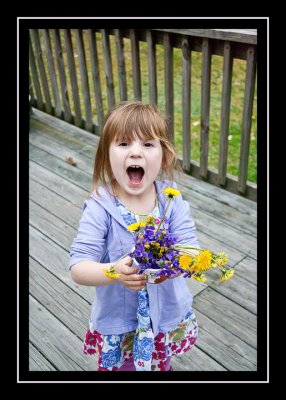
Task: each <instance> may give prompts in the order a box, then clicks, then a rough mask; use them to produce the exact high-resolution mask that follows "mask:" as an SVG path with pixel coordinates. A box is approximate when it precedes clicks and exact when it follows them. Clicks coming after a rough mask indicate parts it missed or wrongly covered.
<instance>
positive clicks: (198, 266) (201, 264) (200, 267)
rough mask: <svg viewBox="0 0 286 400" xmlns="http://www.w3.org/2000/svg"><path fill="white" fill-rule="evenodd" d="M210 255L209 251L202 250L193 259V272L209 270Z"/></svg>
mask: <svg viewBox="0 0 286 400" xmlns="http://www.w3.org/2000/svg"><path fill="white" fill-rule="evenodd" d="M211 263H212V253H211V252H210V251H209V250H203V251H201V252H200V254H198V255H197V256H196V258H195V264H194V267H195V268H194V270H195V271H206V270H207V269H209V268H211Z"/></svg>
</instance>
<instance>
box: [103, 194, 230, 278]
mask: <svg viewBox="0 0 286 400" xmlns="http://www.w3.org/2000/svg"><path fill="white" fill-rule="evenodd" d="M163 192H164V194H165V195H166V196H167V198H168V203H167V206H166V209H165V211H164V215H163V217H162V218H161V219H159V218H155V217H152V216H151V217H148V218H147V219H146V221H145V222H136V223H134V224H131V225H129V226H128V230H129V231H130V232H133V233H134V235H135V246H134V248H133V250H132V252H131V253H129V254H128V255H129V256H130V257H132V258H133V260H134V261H135V263H136V264H138V265H139V268H140V269H139V271H138V274H142V273H146V272H147V270H150V269H152V270H156V276H158V277H159V278H160V277H162V278H163V277H166V278H173V277H176V276H178V275H180V274H183V277H184V278H193V279H195V280H197V281H200V282H205V281H206V276H205V274H204V272H205V271H207V270H208V269H210V268H214V267H220V270H221V276H220V279H221V280H222V281H226V280H228V279H229V278H231V277H232V275H233V274H234V270H233V269H229V268H226V267H224V265H225V264H226V263H227V262H228V257H227V255H226V254H225V253H223V252H219V253H217V254H215V253H213V252H211V251H210V250H207V249H200V248H197V247H192V246H189V245H187V244H178V243H176V242H177V239H178V238H177V237H175V236H174V235H172V234H171V233H170V232H169V231H168V230H167V229H166V228H165V225H164V222H167V218H166V214H167V210H168V208H169V206H170V203H171V201H172V200H173V199H174V197H176V196H179V195H180V192H179V190H176V189H173V188H167V189H164V191H163ZM126 255H127V254H126ZM126 255H124V256H123V257H125V256H126ZM123 257H122V258H123ZM105 274H106V275H107V276H109V277H110V278H115V279H116V278H118V277H119V274H116V272H115V265H113V266H112V267H111V268H110V269H109V270H105ZM164 279H165V278H164ZM158 281H159V282H160V279H159V280H158ZM155 282H156V281H155Z"/></svg>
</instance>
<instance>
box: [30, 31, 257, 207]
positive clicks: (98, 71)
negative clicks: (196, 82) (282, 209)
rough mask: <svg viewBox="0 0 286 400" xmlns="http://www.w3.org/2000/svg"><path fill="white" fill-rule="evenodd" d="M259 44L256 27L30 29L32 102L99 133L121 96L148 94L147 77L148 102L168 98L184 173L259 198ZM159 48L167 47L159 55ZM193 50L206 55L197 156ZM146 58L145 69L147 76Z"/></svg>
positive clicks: (203, 58)
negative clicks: (235, 143)
mask: <svg viewBox="0 0 286 400" xmlns="http://www.w3.org/2000/svg"><path fill="white" fill-rule="evenodd" d="M111 39H112V41H113V42H112V44H111ZM142 42H145V43H146V49H142ZM256 43H257V38H256V31H255V30H252V29H248V30H218V29H87V30H81V29H73V30H70V29H60V30H59V29H40V30H37V29H31V30H30V46H29V60H30V96H31V104H32V106H33V107H36V108H39V109H40V110H43V111H45V112H47V113H48V114H51V115H54V116H55V117H58V118H61V119H63V120H65V121H67V122H69V123H72V124H75V125H76V126H78V127H81V128H83V129H86V130H87V131H89V132H92V133H95V134H97V135H100V132H101V129H102V126H103V123H104V115H105V112H106V111H107V108H109V107H111V106H113V105H114V104H115V102H117V101H119V100H120V101H122V100H127V99H138V100H141V99H143V97H144V98H145V97H146V94H144V95H143V90H142V89H143V88H144V93H146V86H147V83H148V91H147V92H148V95H147V97H148V99H147V101H149V102H151V103H153V104H158V103H159V102H161V103H162V102H163V103H164V107H165V113H166V115H167V117H168V121H169V127H170V136H171V140H172V141H173V142H174V143H175V145H176V141H178V142H179V144H180V146H181V155H180V156H179V158H180V160H181V165H182V167H183V169H184V171H185V172H186V173H188V174H190V175H193V176H194V177H196V178H198V179H203V180H205V181H208V182H210V183H212V184H215V185H218V186H220V187H222V188H224V189H226V190H229V191H231V192H233V193H237V194H240V195H243V196H245V197H247V198H249V199H252V200H255V201H256V197H257V187H256V184H255V183H253V182H250V181H249V180H248V179H247V176H248V165H249V152H250V145H251V139H252V137H251V126H252V120H253V118H255V116H253V106H254V102H255V82H256ZM159 46H160V48H161V50H162V51H161V53H160V56H159V57H158V47H159ZM127 47H128V50H127V49H126V48H127ZM143 50H144V51H143ZM178 51H180V52H181V57H182V62H181V67H180V71H179V72H178V71H177V69H175V68H174V52H178ZM194 52H200V54H201V63H200V68H201V78H200V121H199V125H200V134H199V149H200V150H199V158H198V159H197V160H195V159H194V157H192V153H193V147H192V132H191V118H192V103H193V101H194V98H193V90H192V89H193V88H192V74H193V68H192V67H193V65H192V54H193V53H194ZM176 54H177V53H176ZM144 56H145V57H144ZM213 56H220V57H222V59H223V67H222V76H221V77H220V80H221V81H222V83H221V97H220V100H219V102H220V118H219V128H218V132H217V134H218V143H219V144H218V146H219V150H218V161H217V168H214V167H211V166H210V165H209V158H210V155H211V152H212V149H210V138H209V137H210V130H211V129H212V125H211V122H210V121H211V118H210V117H211V115H210V111H211V94H212V93H211V88H212V58H213ZM234 59H239V60H243V61H244V63H245V80H244V82H239V84H243V85H244V95H243V99H242V102H243V104H242V113H241V121H240V132H241V137H240V153H239V155H238V156H237V163H239V167H238V173H237V176H233V174H232V175H231V174H229V173H228V172H227V168H228V158H229V157H228V156H229V154H228V153H229V138H230V134H229V126H230V118H231V97H232V96H231V95H232V88H233V85H234V84H236V82H232V77H233V62H234ZM143 63H145V64H146V71H147V72H146V73H145V75H144V76H145V77H143V78H142V64H143ZM129 65H130V68H129V69H127V66H129ZM115 68H116V69H117V74H115V73H114V69H115ZM130 71H132V72H131V76H130ZM162 71H163V72H162ZM178 74H181V75H178ZM159 75H160V77H161V76H163V82H164V84H163V86H162V84H161V80H162V79H161V80H160V85H159ZM103 76H105V85H104V84H103ZM178 81H179V82H180V85H181V93H180V96H181V98H180V99H178V94H177V92H176V93H174V84H175V83H176V84H177V82H178ZM131 86H132V88H131ZM132 90H133V91H132ZM162 99H163V100H162ZM178 104H180V107H178ZM177 108H178V109H179V110H180V111H179V112H178V111H176V110H177ZM178 114H180V115H179V117H178ZM176 118H177V119H180V125H179V128H178V125H176V126H175V120H176ZM178 146H179V145H178Z"/></svg>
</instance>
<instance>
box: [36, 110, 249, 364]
mask: <svg viewBox="0 0 286 400" xmlns="http://www.w3.org/2000/svg"><path fill="white" fill-rule="evenodd" d="M97 140H98V138H96V137H95V136H94V135H92V134H90V133H87V132H85V131H83V130H81V129H78V128H76V127H75V126H72V125H69V124H67V123H66V122H63V121H60V120H58V119H56V118H54V117H51V116H49V115H48V114H44V113H42V112H40V111H38V110H34V113H33V115H32V117H31V120H30V153H29V155H30V157H29V158H30V189H29V199H30V208H29V212H30V251H29V254H30V275H29V276H30V315H29V321H30V330H29V332H30V337H29V339H30V344H29V346H30V357H29V369H30V370H31V371H95V370H96V362H95V359H94V358H93V357H91V356H85V355H84V354H83V352H82V340H83V337H84V334H85V331H86V329H87V322H88V317H89V313H90V308H91V303H92V301H93V295H94V289H93V288H91V287H84V286H79V285H77V284H76V283H75V282H73V281H72V279H71V277H70V274H69V270H68V262H69V250H70V245H71V243H72V240H73V238H74V237H75V235H76V230H77V227H78V222H79V219H80V217H81V213H82V210H81V207H82V204H83V201H84V200H85V199H86V197H87V195H88V192H89V189H90V184H91V174H92V168H93V156H94V150H95V146H96V143H97ZM69 156H70V157H73V158H74V159H75V160H76V162H77V166H71V165H69V164H68V163H66V162H65V157H69ZM179 189H180V191H181V192H182V195H183V197H184V198H185V199H187V200H189V201H190V203H191V209H192V215H193V217H194V219H195V222H196V226H197V235H198V239H199V242H200V244H201V246H202V247H208V248H210V249H212V250H213V251H221V250H223V251H225V252H227V253H228V255H229V259H230V261H229V265H230V266H232V267H234V268H235V270H236V273H235V275H234V277H233V278H232V280H230V281H228V282H226V283H223V284H222V283H220V282H218V280H217V277H218V275H217V274H216V271H213V273H214V275H212V277H211V278H210V279H209V281H208V286H207V285H203V284H198V283H196V282H195V281H191V280H190V282H189V284H190V289H191V290H192V292H193V294H194V295H195V296H194V310H195V312H196V315H197V318H198V322H199V327H200V330H199V339H198V342H197V345H196V346H195V347H194V348H193V349H192V350H191V351H190V352H188V353H186V354H184V355H182V356H180V357H176V358H174V361H173V366H174V368H175V370H178V371H226V370H227V371H256V370H257V354H256V348H257V346H256V345H257V340H256V333H257V332H256V322H257V321H256V297H257V286H256V285H257V277H256V272H257V265H256V247H257V246H256V217H257V210H256V203H255V202H252V201H250V200H247V199H244V198H242V197H239V196H237V195H234V194H232V193H229V192H227V191H225V190H222V189H219V188H217V187H215V186H212V185H210V184H208V183H205V182H202V181H198V180H196V179H194V178H192V177H190V176H187V175H184V176H183V177H182V179H181V181H180V182H179ZM71 349H72V351H71Z"/></svg>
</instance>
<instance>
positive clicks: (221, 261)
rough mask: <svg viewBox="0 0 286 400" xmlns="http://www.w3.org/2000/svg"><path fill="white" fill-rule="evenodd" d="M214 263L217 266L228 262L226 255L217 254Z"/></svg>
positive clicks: (222, 253)
mask: <svg viewBox="0 0 286 400" xmlns="http://www.w3.org/2000/svg"><path fill="white" fill-rule="evenodd" d="M215 261H216V264H217V265H225V264H227V262H228V256H227V254H226V253H224V252H223V251H221V252H220V253H217V258H216V260H215Z"/></svg>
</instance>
